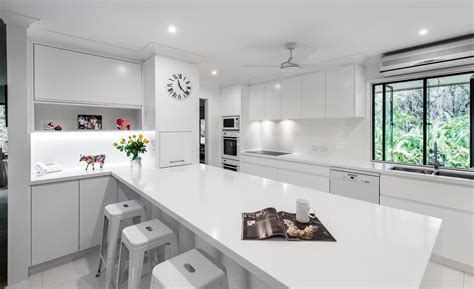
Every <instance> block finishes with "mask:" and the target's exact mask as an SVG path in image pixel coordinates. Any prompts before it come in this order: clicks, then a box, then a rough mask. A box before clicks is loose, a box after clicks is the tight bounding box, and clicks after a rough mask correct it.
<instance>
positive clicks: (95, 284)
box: [7, 251, 474, 289]
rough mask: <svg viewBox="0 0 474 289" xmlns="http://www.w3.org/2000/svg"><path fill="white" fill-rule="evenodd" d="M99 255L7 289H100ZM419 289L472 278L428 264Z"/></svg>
mask: <svg viewBox="0 0 474 289" xmlns="http://www.w3.org/2000/svg"><path fill="white" fill-rule="evenodd" d="M97 262H98V251H94V252H92V253H90V254H88V255H87V256H85V257H84V258H81V259H78V260H75V261H72V262H69V263H66V264H63V265H60V266H57V267H53V268H50V269H47V270H45V271H43V272H41V273H37V274H35V275H32V276H30V277H29V278H28V279H27V280H25V281H22V282H19V283H16V284H12V285H10V286H8V287H7V289H102V288H104V287H105V274H102V275H101V276H100V277H99V278H96V277H95V273H96V270H97ZM150 281H151V277H150V274H147V275H145V276H143V279H142V283H141V286H140V287H141V288H140V289H149V288H150ZM420 288H421V289H474V278H473V277H472V276H471V275H467V274H463V273H461V272H457V271H455V270H452V269H449V268H444V267H443V266H440V265H438V264H436V263H433V262H430V264H429V265H428V268H427V272H426V273H425V276H424V280H423V283H422V285H421V287H420Z"/></svg>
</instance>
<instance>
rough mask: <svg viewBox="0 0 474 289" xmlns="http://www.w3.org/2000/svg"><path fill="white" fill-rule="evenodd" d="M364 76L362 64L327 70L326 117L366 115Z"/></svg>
mask: <svg viewBox="0 0 474 289" xmlns="http://www.w3.org/2000/svg"><path fill="white" fill-rule="evenodd" d="M364 78H365V77H364V69H363V68H362V67H361V66H360V65H351V66H344V67H339V68H336V69H334V70H330V71H327V72H326V118H346V117H364V112H365V111H364V97H365V94H364V91H365V89H364V87H365V79H364Z"/></svg>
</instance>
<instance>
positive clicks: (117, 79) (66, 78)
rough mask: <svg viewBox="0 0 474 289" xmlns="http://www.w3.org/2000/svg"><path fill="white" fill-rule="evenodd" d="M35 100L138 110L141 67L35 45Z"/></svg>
mask: <svg viewBox="0 0 474 289" xmlns="http://www.w3.org/2000/svg"><path fill="white" fill-rule="evenodd" d="M34 97H35V100H42V101H55V102H66V103H84V104H98V105H100V104H107V105H119V106H133V107H140V106H141V105H142V68H141V65H140V64H138V63H132V62H127V61H121V60H117V59H112V58H108V57H102V56H96V55H91V54H87V53H80V52H74V51H70V50H65V49H60V48H54V47H49V46H43V45H39V44H35V45H34Z"/></svg>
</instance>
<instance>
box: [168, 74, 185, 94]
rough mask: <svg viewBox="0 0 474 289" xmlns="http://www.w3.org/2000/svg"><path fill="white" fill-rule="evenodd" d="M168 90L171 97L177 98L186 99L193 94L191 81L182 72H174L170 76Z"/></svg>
mask: <svg viewBox="0 0 474 289" xmlns="http://www.w3.org/2000/svg"><path fill="white" fill-rule="evenodd" d="M166 90H167V91H168V94H169V95H170V96H171V98H173V99H175V100H186V99H188V98H189V97H190V96H191V81H190V80H189V79H187V78H186V76H184V75H183V74H181V73H178V74H175V73H173V74H172V75H171V77H170V78H168V83H167V84H166Z"/></svg>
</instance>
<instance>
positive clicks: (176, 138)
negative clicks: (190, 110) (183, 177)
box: [158, 131, 193, 168]
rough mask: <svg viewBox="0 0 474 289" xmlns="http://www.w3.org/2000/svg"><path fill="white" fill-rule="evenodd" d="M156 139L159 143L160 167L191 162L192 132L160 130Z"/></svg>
mask: <svg viewBox="0 0 474 289" xmlns="http://www.w3.org/2000/svg"><path fill="white" fill-rule="evenodd" d="M158 141H159V142H158V143H159V145H160V155H159V158H160V168H167V167H175V166H182V165H189V164H192V162H193V160H192V157H193V151H192V150H193V146H192V143H193V134H192V132H190V131H162V132H160V138H159V140H158Z"/></svg>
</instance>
